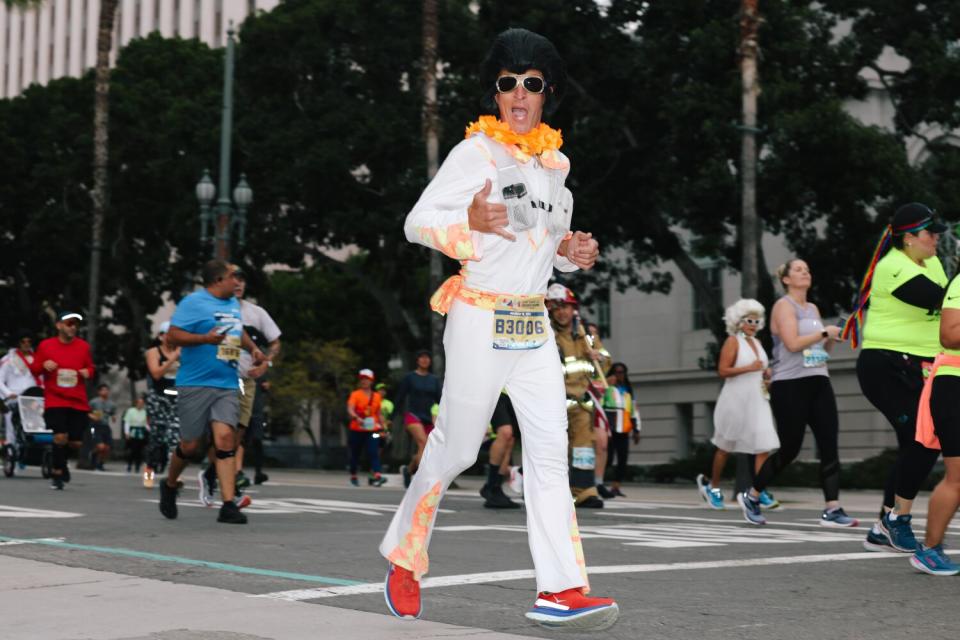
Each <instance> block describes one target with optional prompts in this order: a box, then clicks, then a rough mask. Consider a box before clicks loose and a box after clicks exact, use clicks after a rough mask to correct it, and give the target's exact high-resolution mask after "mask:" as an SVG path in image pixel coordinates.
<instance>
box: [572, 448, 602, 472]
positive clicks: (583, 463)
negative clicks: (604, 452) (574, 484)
mask: <svg viewBox="0 0 960 640" xmlns="http://www.w3.org/2000/svg"><path fill="white" fill-rule="evenodd" d="M571 466H572V467H573V468H574V469H593V468H595V467H596V466H597V452H596V451H595V450H594V448H593V447H573V451H572V461H571Z"/></svg>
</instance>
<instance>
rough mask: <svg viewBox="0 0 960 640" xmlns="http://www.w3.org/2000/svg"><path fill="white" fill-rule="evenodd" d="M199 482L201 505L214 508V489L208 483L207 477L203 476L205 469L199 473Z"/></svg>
mask: <svg viewBox="0 0 960 640" xmlns="http://www.w3.org/2000/svg"><path fill="white" fill-rule="evenodd" d="M197 482H199V483H200V495H199V500H200V504H202V505H203V506H205V507H212V506H213V505H214V503H215V502H216V499H215V498H214V496H213V487H211V486H210V484H209V483H208V482H207V477H206V476H205V475H203V469H200V471H198V472H197Z"/></svg>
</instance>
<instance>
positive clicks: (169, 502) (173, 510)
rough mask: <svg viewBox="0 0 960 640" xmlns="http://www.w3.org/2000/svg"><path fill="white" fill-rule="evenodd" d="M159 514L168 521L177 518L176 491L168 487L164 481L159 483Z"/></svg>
mask: <svg viewBox="0 0 960 640" xmlns="http://www.w3.org/2000/svg"><path fill="white" fill-rule="evenodd" d="M160 513H162V514H163V516H164V517H165V518H168V519H170V520H174V519H176V517H177V489H176V488H175V487H171V486H170V485H168V484H167V481H166V480H161V481H160Z"/></svg>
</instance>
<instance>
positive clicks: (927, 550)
mask: <svg viewBox="0 0 960 640" xmlns="http://www.w3.org/2000/svg"><path fill="white" fill-rule="evenodd" d="M910 564H912V565H913V568H914V569H916V570H917V571H922V572H923V573H929V574H930V575H932V576H955V575H957V574H958V573H960V565H957V564H954V563H953V562H952V561H951V560H950V558H949V556H947V554H945V553H944V552H943V546H942V545H939V544H938V545H937V546H935V547H925V546H923V545H919V548H918V549H917V550H916V551H915V552H914V554H913V555H912V556H910Z"/></svg>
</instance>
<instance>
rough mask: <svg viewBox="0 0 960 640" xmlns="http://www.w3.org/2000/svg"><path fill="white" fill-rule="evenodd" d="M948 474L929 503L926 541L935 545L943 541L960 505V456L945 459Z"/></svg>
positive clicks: (927, 543)
mask: <svg viewBox="0 0 960 640" xmlns="http://www.w3.org/2000/svg"><path fill="white" fill-rule="evenodd" d="M943 465H944V467H946V475H944V477H943V480H941V481H940V483H939V484H937V486H936V488H935V489H934V490H933V493H932V494H930V503H929V504H928V505H927V533H926V538H925V540H924V543H925V544H926V546H928V547H935V546H936V545H938V544H940V543H941V542H943V536H944V534H945V533H946V531H947V525H949V524H950V520H952V519H953V516H954V514H955V513H956V512H957V507H960V458H955V457H950V458H944V459H943Z"/></svg>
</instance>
